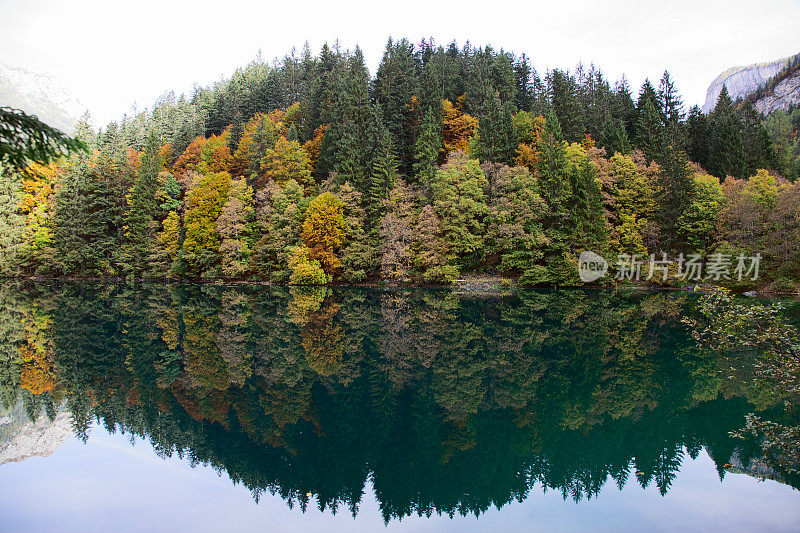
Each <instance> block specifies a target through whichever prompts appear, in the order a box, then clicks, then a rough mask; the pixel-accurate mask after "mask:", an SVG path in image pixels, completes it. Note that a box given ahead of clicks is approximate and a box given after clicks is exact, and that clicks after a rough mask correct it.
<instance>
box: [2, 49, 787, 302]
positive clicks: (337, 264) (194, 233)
mask: <svg viewBox="0 0 800 533" xmlns="http://www.w3.org/2000/svg"><path fill="white" fill-rule="evenodd" d="M684 107H685V106H684V105H683V102H682V98H681V96H680V94H679V92H678V90H677V88H676V84H675V81H674V80H673V79H672V77H671V76H670V74H669V72H667V71H665V72H664V74H663V76H662V77H661V79H660V80H658V81H657V82H656V81H654V82H651V81H650V80H646V81H645V82H644V83H643V85H642V86H641V87H640V88H639V89H638V92H636V93H635V94H634V89H632V88H631V87H630V85H629V84H628V82H627V80H626V79H625V78H624V77H623V78H622V79H620V80H619V81H617V82H616V83H613V84H612V83H611V82H610V81H609V80H607V79H606V78H605V77H604V75H603V73H602V72H601V71H600V70H599V69H598V68H597V67H595V66H594V65H590V66H589V67H586V66H584V65H578V66H577V67H576V68H575V69H573V70H571V71H570V70H562V69H553V70H549V71H547V72H544V73H542V75H540V74H539V73H538V72H537V71H536V69H535V68H534V67H533V65H532V62H531V60H530V59H529V58H528V57H527V56H526V55H524V54H521V55H518V54H514V53H512V52H507V51H505V50H502V49H501V50H499V51H497V50H495V49H493V48H492V47H491V46H484V47H474V46H472V45H470V44H469V43H467V44H466V45H463V46H461V47H459V45H457V44H456V43H455V42H453V43H451V44H449V45H447V46H442V45H438V44H436V43H435V42H433V41H432V40H423V41H422V42H420V43H419V44H412V43H411V42H409V41H408V40H406V39H400V40H392V39H390V40H389V41H388V43H387V45H386V48H385V51H384V53H383V58H382V60H381V62H380V64H379V66H378V68H377V71H376V72H375V75H374V76H372V75H371V74H370V72H369V71H368V69H367V67H366V64H365V60H364V57H363V54H362V51H361V50H360V49H358V48H356V49H355V50H353V51H350V50H342V49H341V48H340V46H339V45H338V43H337V44H334V45H332V46H329V45H328V44H326V45H324V46H323V47H322V49H321V50H320V51H319V53H318V54H316V55H314V54H312V52H311V51H310V50H309V48H308V46H307V45H306V47H304V49H303V50H302V51H301V52H300V53H299V54H298V53H296V52H295V51H294V50H293V51H292V52H291V53H290V54H289V55H287V56H286V57H284V58H283V59H280V60H278V59H276V60H273V61H271V62H267V61H265V60H263V59H262V58H261V57H260V55H259V57H257V58H256V59H255V60H253V61H252V62H251V63H250V64H249V65H247V66H246V67H244V68H240V69H238V70H236V71H235V72H234V74H233V75H232V76H231V77H230V78H229V79H225V80H223V81H220V82H218V83H215V84H214V85H212V86H210V87H205V88H199V87H198V88H196V90H195V91H194V93H193V94H192V95H191V96H190V97H186V96H180V97H176V96H175V95H174V93H166V94H165V95H164V96H162V97H161V98H160V99H159V100H158V101H157V102H156V103H155V105H154V106H153V107H152V109H146V110H144V111H141V112H135V113H132V114H130V115H125V116H124V117H123V118H122V119H121V120H120V121H119V122H112V123H110V124H108V125H107V126H106V127H105V128H101V129H99V130H97V131H94V130H93V129H92V128H91V127H90V126H89V117H84V119H82V121H81V122H80V123H79V125H78V127H77V137H78V138H79V139H80V140H82V141H83V142H85V143H86V145H87V146H88V147H89V149H88V151H86V152H80V153H77V154H73V155H71V156H70V157H64V158H60V159H58V160H56V161H55V162H53V163H51V164H49V165H39V164H31V165H30V166H29V167H28V168H26V169H24V170H23V171H20V172H11V171H10V170H9V169H6V171H5V172H2V170H1V169H0V248H2V256H1V257H0V275H4V276H9V277H69V278H114V279H152V280H156V279H159V280H167V279H175V280H227V281H254V282H265V281H266V282H272V283H290V284H294V285H322V284H328V283H360V282H385V283H390V284H446V283H449V282H452V281H453V280H456V279H458V278H460V277H462V276H465V275H467V276H468V275H473V274H478V275H490V276H502V277H505V278H509V279H513V280H516V281H518V283H519V284H520V285H528V286H577V285H581V284H582V282H581V280H580V278H579V276H578V269H577V262H578V256H579V255H580V253H581V252H582V251H585V250H591V251H594V252H597V253H599V254H601V255H602V256H604V257H609V258H613V257H616V256H620V255H624V254H627V255H631V256H633V255H636V256H639V257H643V258H647V257H650V256H651V255H652V256H659V257H661V256H663V257H677V256H678V255H680V254H697V255H699V256H700V257H702V258H704V259H705V260H708V258H710V257H712V256H714V255H717V256H720V255H721V254H725V255H726V256H731V257H736V256H740V255H746V256H755V255H756V254H761V256H762V257H763V264H762V267H761V277H760V278H759V279H758V280H757V281H755V280H749V279H748V280H744V281H740V280H735V279H732V280H725V279H722V280H715V282H717V283H722V284H728V285H731V286H739V287H743V286H747V284H750V285H752V284H754V283H755V284H757V285H758V286H759V288H765V289H766V290H772V291H774V292H781V291H792V292H796V291H797V288H798V286H797V285H798V284H797V280H798V279H800V255H798V251H799V250H798V248H800V212H799V211H798V205H800V188H799V187H800V186H798V185H797V184H796V183H795V182H794V181H793V180H794V179H795V178H796V177H797V176H798V174H799V173H800V141H798V136H797V128H798V123H799V122H800V110H790V111H789V112H783V111H780V112H778V113H775V114H773V115H771V116H768V117H761V116H759V114H758V113H757V112H756V111H755V109H754V107H753V104H752V102H751V101H750V100H747V99H745V100H742V101H737V102H734V101H732V100H731V98H730V96H729V95H728V94H727V92H726V91H724V90H723V92H722V93H721V94H720V96H719V101H718V102H717V105H716V108H715V109H714V111H713V112H711V113H710V114H707V115H706V114H703V113H702V112H701V111H700V110H699V109H698V108H697V107H696V106H695V107H692V108H691V109H689V110H688V111H686V110H685V109H684ZM664 254H666V255H664ZM681 257H682V255H681ZM678 282H679V280H677V279H670V280H669V281H668V283H678Z"/></svg>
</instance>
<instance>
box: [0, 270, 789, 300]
mask: <svg viewBox="0 0 800 533" xmlns="http://www.w3.org/2000/svg"><path fill="white" fill-rule="evenodd" d="M0 280H2V281H3V282H9V281H10V282H22V283H24V282H32V283H43V282H67V283H84V282H85V283H88V282H91V283H105V284H122V283H152V284H159V283H160V284H164V285H220V286H237V285H249V286H269V287H336V288H374V289H451V290H453V291H454V292H455V293H456V294H479V295H480V294H485V295H497V296H500V295H504V294H509V293H513V292H517V291H519V290H586V289H588V290H612V291H614V290H636V291H643V292H695V291H700V292H703V291H706V290H708V289H709V288H710V287H713V286H715V285H714V284H711V283H694V284H685V285H669V284H659V283H647V282H638V283H632V282H626V283H615V282H614V280H609V281H610V283H606V284H597V283H587V284H585V285H560V286H555V285H534V286H520V285H519V284H518V282H517V280H516V279H513V278H505V277H500V276H478V275H476V276H475V277H464V278H462V279H458V280H455V281H453V282H452V283H448V284H425V283H396V282H395V283H392V282H383V281H365V282H357V283H353V282H334V283H328V284H326V285H291V284H290V283H275V282H271V281H255V280H253V281H249V280H221V279H214V280H202V279H200V280H189V279H170V278H130V279H129V278H109V277H102V278H100V277H97V278H95V277H74V276H56V277H50V276H14V277H0ZM765 289H766V287H764V286H761V287H758V286H755V287H753V286H745V287H738V288H732V289H731V290H732V291H733V292H734V293H736V294H739V295H743V296H748V297H795V298H800V291H798V292H773V291H769V290H765Z"/></svg>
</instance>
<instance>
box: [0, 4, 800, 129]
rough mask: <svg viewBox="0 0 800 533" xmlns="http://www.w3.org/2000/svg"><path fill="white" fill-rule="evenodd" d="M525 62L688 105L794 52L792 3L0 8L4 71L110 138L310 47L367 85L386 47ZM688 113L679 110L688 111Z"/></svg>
mask: <svg viewBox="0 0 800 533" xmlns="http://www.w3.org/2000/svg"><path fill="white" fill-rule="evenodd" d="M390 35H392V36H394V37H403V36H406V37H409V38H410V39H411V40H412V41H413V42H418V41H419V39H420V38H421V37H423V36H433V37H434V38H435V39H436V41H437V42H439V43H444V44H446V43H448V42H450V41H451V40H452V39H454V38H455V39H456V40H457V41H458V42H459V44H463V43H464V42H465V41H466V40H469V41H470V42H472V43H473V44H475V45H483V44H492V45H493V46H494V47H495V48H496V49H500V48H505V49H506V50H512V51H514V52H516V53H518V54H519V53H523V52H524V53H526V54H527V55H528V56H529V57H531V58H532V60H533V63H534V66H535V67H536V68H537V70H539V72H543V71H544V70H546V69H547V68H552V67H566V68H572V67H574V66H575V65H576V64H577V62H578V61H583V62H584V63H586V64H588V63H590V62H594V63H595V64H597V65H598V66H599V67H600V68H601V69H602V70H603V72H604V73H605V74H606V77H607V78H609V79H610V80H611V81H612V82H613V81H615V80H616V79H617V78H618V77H619V76H620V75H621V74H623V73H625V74H626V75H627V77H628V79H629V80H630V81H631V83H632V85H634V93H635V92H638V86H639V84H640V83H641V82H642V81H643V80H644V78H645V77H650V78H651V79H654V80H657V79H658V78H659V77H660V75H661V73H662V72H663V71H664V69H665V68H667V69H669V71H670V73H671V74H672V76H673V79H674V80H675V81H676V83H677V86H678V89H679V90H680V91H681V93H682V94H683V97H684V102H685V103H686V104H688V105H692V104H702V102H703V100H704V99H705V91H706V88H707V86H708V84H709V82H710V81H711V80H712V79H713V78H714V77H716V75H717V74H719V73H720V72H721V71H723V70H725V69H726V68H728V67H731V66H735V65H741V64H749V63H753V62H758V61H766V60H773V59H778V58H781V57H784V56H788V55H791V54H795V53H798V52H800V0H794V1H793V0H760V1H758V2H755V1H753V0H747V1H740V0H728V1H716V0H715V1H703V0H693V1H685V0H675V1H669V2H664V1H659V2H652V3H650V2H645V1H641V0H640V1H635V0H613V1H599V0H594V1H589V2H556V1H550V2H546V3H543V5H538V3H537V2H533V1H528V2H525V1H516V2H509V1H506V0H488V1H484V2H470V1H469V0H466V1H463V0H462V1H461V2H453V3H451V5H445V4H444V3H440V2H436V0H425V1H419V0H407V1H405V0H401V1H398V2H384V1H381V0H373V1H369V2H345V1H341V2H336V1H330V0H328V1H326V2H320V3H318V4H315V3H313V2H311V1H309V0H306V1H295V2H286V1H279V2H242V1H240V0H225V1H222V0H216V1H214V2H208V3H205V2H201V1H176V2H172V1H169V0H160V1H152V0H138V1H136V2H117V1H114V0H94V1H93V0H70V1H63V0H61V1H59V0H0V61H2V62H5V63H7V64H9V65H13V66H19V67H22V68H25V69H28V70H31V71H35V72H48V73H51V74H53V75H55V76H56V78H57V79H58V80H59V81H60V82H61V83H62V85H63V86H64V87H66V88H67V89H68V90H70V91H71V92H73V93H74V94H75V95H76V96H77V97H78V99H80V100H81V101H82V102H83V103H84V104H85V105H86V106H87V107H88V108H89V109H90V111H91V112H92V114H93V117H94V122H95V123H99V124H105V123H106V122H107V121H109V120H111V119H118V118H119V117H121V116H122V114H123V113H124V112H126V111H127V110H129V109H130V108H131V105H132V104H133V103H138V105H139V107H140V108H142V107H145V106H149V105H151V104H152V102H153V101H154V100H155V98H156V97H158V96H159V95H160V94H161V93H163V92H165V91H167V90H170V89H172V90H175V91H176V93H178V94H180V93H181V92H187V93H189V92H190V91H191V88H192V85H193V83H194V82H197V83H199V84H200V85H207V84H209V83H211V82H213V81H215V80H217V79H219V78H220V77H221V76H223V75H224V76H228V75H230V74H231V73H232V72H233V70H234V69H235V68H236V67H237V66H242V65H245V64H246V63H248V62H249V61H250V60H251V59H252V58H253V57H254V56H255V54H256V53H257V51H258V50H259V49H261V50H262V54H263V56H264V57H265V58H268V59H271V58H272V57H274V56H283V55H284V54H285V53H286V52H288V51H289V49H290V48H291V47H292V46H296V47H297V48H298V50H299V49H300V48H301V47H302V45H303V42H304V41H306V40H308V41H309V43H310V44H311V48H312V51H313V52H315V53H316V52H318V51H319V48H320V46H321V45H322V43H323V42H324V41H325V40H328V41H333V40H335V39H336V38H339V40H340V42H341V44H342V46H343V47H344V48H352V47H354V46H355V45H356V44H359V45H360V46H361V48H362V49H363V51H364V54H365V57H366V59H367V62H368V66H369V67H370V70H371V72H372V73H373V74H374V72H375V69H376V67H377V65H378V62H379V61H380V58H381V55H382V53H383V48H384V46H385V43H386V39H387V37H388V36H390ZM688 105H687V107H688Z"/></svg>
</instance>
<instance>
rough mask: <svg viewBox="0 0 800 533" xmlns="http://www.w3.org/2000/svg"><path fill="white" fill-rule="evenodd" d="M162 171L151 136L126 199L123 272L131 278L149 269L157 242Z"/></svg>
mask: <svg viewBox="0 0 800 533" xmlns="http://www.w3.org/2000/svg"><path fill="white" fill-rule="evenodd" d="M160 170H161V156H160V153H159V150H158V143H157V141H156V137H155V135H153V134H152V133H151V134H150V136H149V137H148V139H147V145H146V146H145V149H144V152H143V153H142V158H141V162H140V163H139V170H138V173H137V176H136V181H135V182H134V184H133V186H132V187H131V188H130V191H129V192H128V195H127V200H128V211H127V213H126V214H125V246H124V252H123V257H124V259H123V264H122V267H123V270H124V272H125V273H126V274H127V275H128V276H133V277H140V276H141V275H142V274H143V273H144V272H145V270H146V269H147V256H148V249H149V246H150V244H151V243H152V242H153V241H154V240H155V233H156V231H157V225H154V221H155V219H156V216H157V215H158V214H159V205H158V200H157V199H156V191H157V189H158V185H159V183H158V173H159V171H160Z"/></svg>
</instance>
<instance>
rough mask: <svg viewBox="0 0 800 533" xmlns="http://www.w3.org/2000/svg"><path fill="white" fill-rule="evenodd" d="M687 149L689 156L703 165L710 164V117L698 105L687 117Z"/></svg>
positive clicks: (693, 107)
mask: <svg viewBox="0 0 800 533" xmlns="http://www.w3.org/2000/svg"><path fill="white" fill-rule="evenodd" d="M686 136H687V146H686V148H687V151H688V153H689V158H690V159H691V160H692V161H695V162H696V163H699V164H700V166H702V167H707V166H708V150H709V136H710V132H709V124H708V117H706V115H704V114H703V112H702V111H700V108H699V107H697V106H692V108H691V109H690V110H689V116H688V117H687V119H686Z"/></svg>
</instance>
